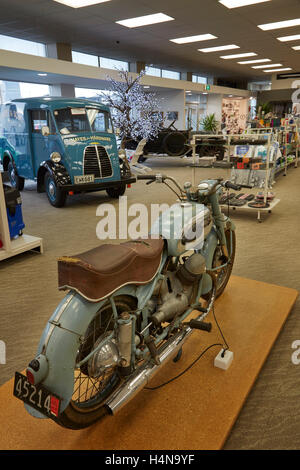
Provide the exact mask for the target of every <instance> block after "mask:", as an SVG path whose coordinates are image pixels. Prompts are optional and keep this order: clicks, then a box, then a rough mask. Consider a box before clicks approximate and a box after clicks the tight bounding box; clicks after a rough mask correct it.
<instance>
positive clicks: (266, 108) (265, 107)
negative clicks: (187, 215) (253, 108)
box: [257, 102, 272, 115]
mask: <svg viewBox="0 0 300 470" xmlns="http://www.w3.org/2000/svg"><path fill="white" fill-rule="evenodd" d="M259 109H260V112H261V114H262V113H263V114H264V115H266V114H268V113H269V112H270V111H271V110H272V105H271V103H269V102H267V103H259V104H258V105H257V113H258V111H259Z"/></svg>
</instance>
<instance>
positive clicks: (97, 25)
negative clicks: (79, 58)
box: [0, 0, 300, 79]
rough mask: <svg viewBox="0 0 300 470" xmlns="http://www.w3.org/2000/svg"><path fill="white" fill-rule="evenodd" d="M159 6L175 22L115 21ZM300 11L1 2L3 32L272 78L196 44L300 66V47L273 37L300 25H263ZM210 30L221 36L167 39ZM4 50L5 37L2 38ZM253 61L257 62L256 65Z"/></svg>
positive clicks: (204, 3) (292, 3) (208, 0)
mask: <svg viewBox="0 0 300 470" xmlns="http://www.w3.org/2000/svg"><path fill="white" fill-rule="evenodd" d="M158 12H162V13H165V14H167V15H170V16H172V17H173V18H175V21H169V22H166V23H160V24H157V25H151V26H145V27H140V28H135V29H128V28H125V27H124V26H121V25H118V24H116V23H115V21H117V20H122V19H126V18H130V17H136V16H142V15H147V14H152V13H158ZM299 17H300V0H272V1H270V2H265V3H261V4H258V5H252V6H248V7H242V8H235V9H228V8H226V7H224V6H223V5H221V4H219V3H218V1H217V0H164V1H162V0H111V1H109V2H105V3H101V4H98V5H94V6H90V7H85V8H78V9H74V8H70V7H67V6H64V5H62V4H60V3H57V2H54V1H53V0H26V1H24V0H1V17H0V34H5V35H10V36H14V37H19V38H23V39H28V40H34V41H39V42H44V43H53V42H66V43H70V44H72V47H73V49H75V50H78V51H82V52H87V53H91V54H97V55H101V56H104V57H105V56H106V57H114V58H116V59H125V60H131V61H145V62H146V63H148V64H154V65H157V66H163V67H166V68H171V69H172V68H174V69H176V70H185V71H191V72H195V73H199V74H207V75H214V76H216V77H227V78H229V77H230V78H241V79H246V78H253V79H254V78H260V79H262V77H263V78H268V74H266V73H264V72H263V71H261V70H254V69H252V68H251V66H250V65H239V64H237V60H238V59H234V60H222V59H220V55H226V54H230V51H226V53H225V54H224V53H223V54H222V53H220V52H219V53H218V52H215V53H207V54H204V53H201V52H198V51H197V49H198V48H204V47H212V46H218V45H224V44H237V45H239V46H240V49H239V50H235V51H233V52H232V53H237V52H241V53H243V52H256V53H257V54H258V55H257V57H255V58H257V59H260V58H269V59H271V60H272V61H274V63H281V64H283V65H284V66H285V67H292V69H293V71H294V72H300V51H294V50H293V49H292V48H291V46H293V45H296V44H300V41H295V42H292V43H290V42H287V43H282V42H279V41H278V40H277V39H276V37H279V36H286V35H292V34H300V26H299V27H293V28H285V29H278V30H273V31H262V30H261V29H259V28H258V27H257V25H258V24H262V23H270V22H275V21H283V20H288V19H293V18H299ZM205 33H211V34H213V35H215V36H217V37H218V39H215V40H210V41H204V42H199V43H191V44H185V45H178V44H175V43H172V42H170V41H169V39H174V38H178V37H183V36H193V35H196V34H205ZM0 48H1V43H0ZM254 65H255V64H254Z"/></svg>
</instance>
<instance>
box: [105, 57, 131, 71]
mask: <svg viewBox="0 0 300 470" xmlns="http://www.w3.org/2000/svg"><path fill="white" fill-rule="evenodd" d="M99 59H100V67H103V68H105V69H118V70H121V69H122V70H126V71H128V70H129V66H128V62H124V61H123V60H116V59H109V58H106V57H99Z"/></svg>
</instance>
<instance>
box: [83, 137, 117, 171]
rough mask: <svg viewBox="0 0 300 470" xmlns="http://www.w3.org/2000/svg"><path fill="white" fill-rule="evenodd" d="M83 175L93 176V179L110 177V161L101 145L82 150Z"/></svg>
mask: <svg viewBox="0 0 300 470" xmlns="http://www.w3.org/2000/svg"><path fill="white" fill-rule="evenodd" d="M83 174H84V175H95V178H109V177H110V176H112V174H113V171H112V165H111V161H110V158H109V156H108V155H107V152H106V150H105V148H104V147H102V145H89V146H88V147H86V148H85V149H84V157H83Z"/></svg>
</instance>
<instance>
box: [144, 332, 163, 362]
mask: <svg viewBox="0 0 300 470" xmlns="http://www.w3.org/2000/svg"><path fill="white" fill-rule="evenodd" d="M145 344H146V345H147V347H148V349H149V351H150V355H151V357H152V359H153V360H154V362H155V364H156V365H157V366H159V365H160V359H159V357H158V353H157V348H156V345H155V342H154V338H153V336H148V337H147V338H145Z"/></svg>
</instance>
